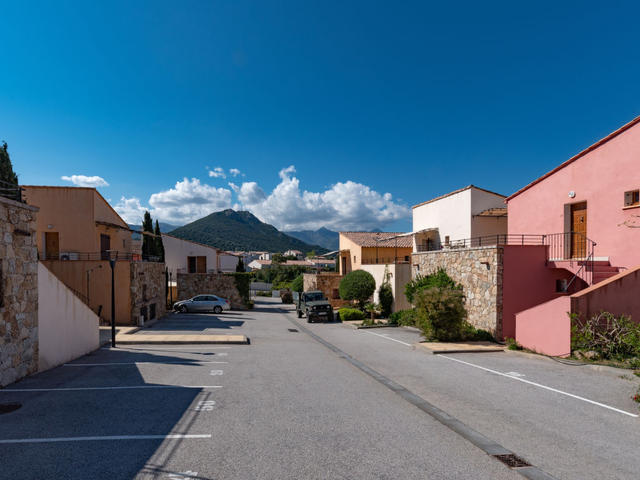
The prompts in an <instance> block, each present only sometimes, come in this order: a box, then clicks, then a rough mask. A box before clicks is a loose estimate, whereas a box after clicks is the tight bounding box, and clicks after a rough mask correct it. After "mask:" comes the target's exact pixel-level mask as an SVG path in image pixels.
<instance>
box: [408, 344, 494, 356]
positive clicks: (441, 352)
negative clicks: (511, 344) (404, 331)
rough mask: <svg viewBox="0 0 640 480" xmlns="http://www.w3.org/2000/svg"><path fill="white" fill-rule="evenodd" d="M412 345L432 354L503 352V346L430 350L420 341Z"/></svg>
mask: <svg viewBox="0 0 640 480" xmlns="http://www.w3.org/2000/svg"><path fill="white" fill-rule="evenodd" d="M413 346H414V347H415V348H421V349H422V350H425V351H426V353H430V354H432V355H440V354H443V355H444V354H448V353H497V352H504V348H499V347H496V348H488V349H484V350H483V349H479V348H476V349H469V350H464V349H460V348H452V349H449V350H438V351H436V350H431V349H430V348H429V347H427V346H426V345H424V344H422V343H420V342H416V343H414V344H413Z"/></svg>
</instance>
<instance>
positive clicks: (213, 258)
mask: <svg viewBox="0 0 640 480" xmlns="http://www.w3.org/2000/svg"><path fill="white" fill-rule="evenodd" d="M162 244H163V245H164V261H165V264H166V267H167V271H168V272H169V274H170V276H171V278H173V279H175V278H177V274H178V273H208V272H217V271H218V252H219V250H218V249H217V248H215V247H211V246H209V245H204V244H202V243H198V242H192V241H191V240H184V239H182V238H178V237H174V236H172V235H169V234H167V233H163V234H162Z"/></svg>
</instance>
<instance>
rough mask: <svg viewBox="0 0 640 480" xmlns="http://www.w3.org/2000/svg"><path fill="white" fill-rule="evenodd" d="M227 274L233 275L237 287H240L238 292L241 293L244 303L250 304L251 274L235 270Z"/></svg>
mask: <svg viewBox="0 0 640 480" xmlns="http://www.w3.org/2000/svg"><path fill="white" fill-rule="evenodd" d="M226 275H229V276H231V277H233V280H234V283H235V285H236V288H237V289H238V294H240V298H241V299H242V303H243V304H244V305H245V306H248V305H249V301H250V298H249V297H250V288H251V278H252V276H251V274H250V273H241V272H235V273H227V274H226Z"/></svg>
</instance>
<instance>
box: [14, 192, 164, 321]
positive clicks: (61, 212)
mask: <svg viewBox="0 0 640 480" xmlns="http://www.w3.org/2000/svg"><path fill="white" fill-rule="evenodd" d="M24 199H25V202H26V203H27V204H29V205H33V206H36V207H38V208H39V210H40V211H39V213H38V216H37V220H36V224H35V245H36V248H37V252H38V258H40V259H41V261H42V263H43V265H44V266H45V267H46V268H47V269H48V270H49V271H51V272H53V274H54V275H55V276H56V277H58V278H59V279H60V280H61V281H62V283H64V285H66V287H67V288H69V289H70V290H71V291H73V292H74V294H75V295H76V296H77V297H78V298H80V299H81V300H82V301H83V302H84V303H85V304H86V305H88V306H89V307H90V308H91V310H92V311H94V312H95V313H96V314H97V315H98V316H99V317H100V318H101V319H102V321H103V322H108V321H110V319H111V267H110V262H109V260H110V259H112V260H113V261H114V285H115V307H116V308H115V318H116V322H117V323H118V324H122V325H131V324H138V323H139V321H140V319H141V318H142V319H144V320H148V319H152V318H155V317H158V316H161V315H163V314H164V312H165V309H166V301H165V298H166V288H167V287H166V280H165V267H164V263H160V262H158V261H157V260H158V259H157V258H142V256H141V255H140V254H138V253H137V252H136V251H134V248H135V244H134V242H133V240H132V231H131V229H130V228H129V226H128V225H127V223H126V222H125V221H124V220H123V219H122V218H120V216H119V215H118V214H117V213H116V212H115V210H114V209H113V208H112V207H111V205H109V203H108V202H107V201H106V200H105V199H104V198H103V197H102V195H100V193H99V192H98V191H97V190H96V189H95V188H84V187H54V186H25V187H24Z"/></svg>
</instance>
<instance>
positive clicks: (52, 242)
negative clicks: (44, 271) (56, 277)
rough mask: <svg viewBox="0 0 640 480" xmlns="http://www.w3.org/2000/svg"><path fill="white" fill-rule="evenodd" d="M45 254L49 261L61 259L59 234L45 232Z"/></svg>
mask: <svg viewBox="0 0 640 480" xmlns="http://www.w3.org/2000/svg"><path fill="white" fill-rule="evenodd" d="M44 245H45V247H44V253H45V257H46V258H47V259H55V260H57V259H59V258H60V237H59V234H58V232H45V234H44Z"/></svg>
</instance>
